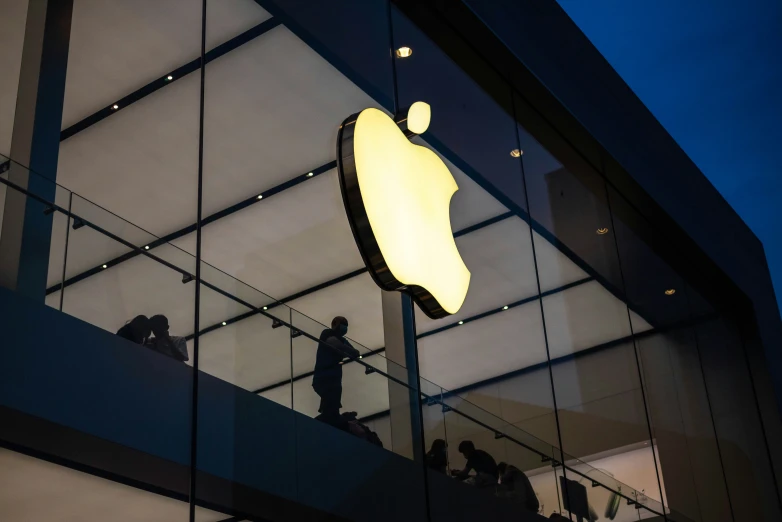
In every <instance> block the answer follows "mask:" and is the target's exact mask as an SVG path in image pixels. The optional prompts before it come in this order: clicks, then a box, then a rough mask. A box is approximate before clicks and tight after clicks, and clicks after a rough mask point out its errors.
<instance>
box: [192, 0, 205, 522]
mask: <svg viewBox="0 0 782 522" xmlns="http://www.w3.org/2000/svg"><path fill="white" fill-rule="evenodd" d="M206 2H207V0H201V67H200V71H201V92H200V98H199V106H198V202H197V211H196V214H197V215H196V266H195V309H194V314H193V332H195V336H194V337H193V383H192V386H193V388H192V396H191V402H192V404H191V405H190V407H191V412H192V413H191V416H190V422H191V423H190V495H189V496H190V522H195V507H196V475H197V471H196V470H197V463H198V462H197V459H198V380H199V379H198V362H199V361H198V355H199V351H198V348H199V338H200V330H201V328H200V319H201V318H200V309H201V225H202V223H201V221H202V210H203V177H204V91H205V80H206Z"/></svg>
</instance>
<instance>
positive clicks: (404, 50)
mask: <svg viewBox="0 0 782 522" xmlns="http://www.w3.org/2000/svg"><path fill="white" fill-rule="evenodd" d="M411 54H413V50H412V49H410V48H409V47H400V48H399V49H397V50H396V55H397V56H398V57H399V58H407V57H408V56H410V55H411Z"/></svg>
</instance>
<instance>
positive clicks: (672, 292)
mask: <svg viewBox="0 0 782 522" xmlns="http://www.w3.org/2000/svg"><path fill="white" fill-rule="evenodd" d="M675 293H676V289H675V288H669V289H668V290H666V291H665V295H673V294H675Z"/></svg>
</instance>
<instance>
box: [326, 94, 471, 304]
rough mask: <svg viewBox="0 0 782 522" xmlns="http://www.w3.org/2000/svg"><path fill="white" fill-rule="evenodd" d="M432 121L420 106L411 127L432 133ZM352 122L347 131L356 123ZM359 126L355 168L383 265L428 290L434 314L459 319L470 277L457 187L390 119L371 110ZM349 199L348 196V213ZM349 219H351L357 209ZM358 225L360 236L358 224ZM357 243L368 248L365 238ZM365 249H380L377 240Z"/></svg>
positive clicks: (362, 114) (362, 116) (398, 277)
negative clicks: (458, 227) (455, 202)
mask: <svg viewBox="0 0 782 522" xmlns="http://www.w3.org/2000/svg"><path fill="white" fill-rule="evenodd" d="M430 117H431V112H430V107H429V105H427V104H425V103H423V102H417V103H415V104H413V106H412V107H411V108H410V110H409V111H408V114H407V121H406V125H407V129H408V131H409V133H410V134H420V133H422V132H424V131H425V130H426V129H427V128H428V126H429V120H430ZM349 120H350V118H349V119H348V120H346V124H343V127H344V126H345V125H348V124H350V123H349ZM353 124H354V125H355V128H354V129H352V131H353V132H352V139H353V141H352V149H353V158H352V162H354V165H355V176H356V178H357V185H358V189H359V191H360V199H361V202H362V203H363V212H362V214H363V213H365V214H366V219H367V220H368V222H369V227H370V228H371V233H372V236H373V237H374V240H375V241H376V244H377V247H378V248H379V251H380V254H381V255H382V260H383V261H384V262H385V265H387V268H388V270H390V272H391V274H392V275H393V278H394V279H396V280H397V281H398V282H399V283H401V285H404V287H407V289H409V288H411V287H420V288H421V289H423V292H419V294H420V295H418V297H419V298H420V299H416V300H417V301H418V303H419V305H422V308H423V309H424V311H425V312H427V314H428V315H430V316H431V317H442V316H444V315H447V314H453V313H456V312H457V311H458V310H459V308H461V306H462V303H464V299H465V297H466V295H467V288H468V286H469V284H470V271H469V270H468V269H467V267H466V266H465V264H464V262H463V261H462V258H461V256H460V255H459V251H458V249H457V248H456V242H455V241H454V238H453V231H452V230H451V220H450V210H449V208H450V202H451V197H452V196H453V194H454V193H455V192H456V191H457V190H458V189H459V187H458V186H457V185H456V181H455V180H454V178H453V176H452V175H451V173H450V172H449V170H448V167H447V166H446V165H445V164H444V163H443V161H442V160H441V159H440V158H439V157H438V156H437V155H436V154H435V153H434V152H432V151H431V150H429V149H427V148H426V147H422V146H419V145H415V144H413V143H411V142H410V140H409V139H408V137H407V136H406V135H405V133H404V132H403V131H402V130H401V129H400V128H399V126H398V125H397V123H396V122H394V120H392V119H391V118H389V117H388V116H387V115H386V114H384V113H383V112H381V111H379V110H377V109H366V110H364V111H361V112H360V113H359V114H358V117H357V118H356V119H355V121H354V123H353ZM343 143H344V142H343ZM342 147H343V149H344V147H345V146H344V145H342ZM343 149H341V152H342V154H343V155H345V154H346V152H345V151H344V150H343ZM345 161H346V160H344V159H343V163H344V162H345ZM341 168H342V165H341ZM343 188H344V184H343ZM343 194H344V192H343ZM349 199H350V197H349V195H345V201H346V206H349ZM348 212H349V215H350V213H351V210H350V209H348ZM362 217H363V216H362ZM359 220H360V218H359ZM351 224H352V225H353V230H354V234H355V233H357V230H356V228H357V227H356V225H355V224H354V223H351ZM356 239H357V242H358V243H359V248H362V244H361V241H360V240H359V238H358V236H357V238H356ZM365 242H367V243H372V241H371V239H370V240H369V241H365ZM362 254H363V255H364V257H365V260H367V259H370V258H372V257H373V256H372V253H366V252H362ZM374 257H377V256H374ZM368 264H371V260H370V263H368ZM369 268H370V270H372V269H373V267H371V266H370V267H369ZM373 275H374V274H373ZM381 275H382V274H381ZM375 279H376V281H377V280H378V276H376V277H375ZM385 286H386V288H387V289H388V285H385ZM397 289H404V288H397ZM429 294H431V295H429ZM413 296H414V297H416V294H415V293H414V295H413ZM421 296H424V297H423V298H422V297H421ZM431 298H434V300H436V303H434V304H432V303H431V302H430V303H428V304H427V303H426V302H425V301H426V300H427V299H429V300H430V301H431ZM437 305H439V306H437ZM427 308H428V309H427ZM443 311H444V312H445V313H443Z"/></svg>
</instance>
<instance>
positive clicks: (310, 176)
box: [307, 172, 315, 178]
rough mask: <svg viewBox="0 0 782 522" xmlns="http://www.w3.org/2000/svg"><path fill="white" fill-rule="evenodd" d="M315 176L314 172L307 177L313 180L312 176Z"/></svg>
mask: <svg viewBox="0 0 782 522" xmlns="http://www.w3.org/2000/svg"><path fill="white" fill-rule="evenodd" d="M314 175H315V173H314V172H310V173H309V174H307V177H308V178H311V177H312V176H314Z"/></svg>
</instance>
